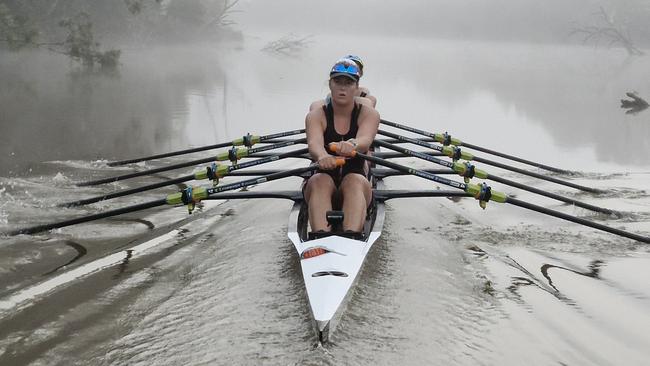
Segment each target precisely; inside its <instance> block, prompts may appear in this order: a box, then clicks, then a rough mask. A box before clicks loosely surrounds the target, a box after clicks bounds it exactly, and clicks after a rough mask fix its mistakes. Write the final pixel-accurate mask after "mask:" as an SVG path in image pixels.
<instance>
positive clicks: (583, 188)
mask: <svg viewBox="0 0 650 366" xmlns="http://www.w3.org/2000/svg"><path fill="white" fill-rule="evenodd" d="M377 133H378V134H380V135H384V136H388V137H392V138H395V139H399V140H402V141H404V142H409V143H411V144H415V145H418V146H423V147H428V148H430V149H434V150H438V151H441V150H442V147H440V146H438V145H433V144H430V143H428V142H424V141H421V140H418V139H414V138H410V137H406V136H401V135H398V134H395V133H392V132H388V131H382V130H379V131H378V132H377ZM376 143H377V142H376ZM377 144H380V145H381V143H377ZM384 146H385V145H384ZM389 148H390V149H393V148H392V147H389ZM393 150H395V149H393ZM472 160H474V161H478V162H482V163H484V164H488V165H492V166H495V167H498V168H501V169H505V170H509V171H512V172H516V173H519V174H523V175H527V176H530V177H534V178H537V179H541V180H546V181H549V182H553V183H556V184H560V185H563V186H567V187H571V188H575V189H578V190H581V191H585V192H591V193H603V191H601V190H599V189H595V188H591V187H586V186H583V185H580V184H575V183H571V182H568V181H565V180H562V179H557V178H554V177H549V176H547V175H544V174H539V173H535V172H531V171H528V170H525V169H520V168H517V167H514V166H511V165H508V164H502V163H499V162H496V161H493V160H489V159H485V158H481V157H478V156H472Z"/></svg>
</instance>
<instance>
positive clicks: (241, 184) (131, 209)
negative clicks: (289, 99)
mask: <svg viewBox="0 0 650 366" xmlns="http://www.w3.org/2000/svg"><path fill="white" fill-rule="evenodd" d="M316 169H318V164H316V163H312V164H310V165H309V166H306V167H302V168H296V169H290V170H285V171H281V172H275V173H273V174H269V175H265V176H263V177H259V178H255V179H247V180H243V181H239V182H234V183H230V184H225V185H223V186H217V187H212V188H208V189H206V190H205V191H206V192H207V195H208V197H207V198H205V199H209V198H212V197H213V196H215V195H216V194H217V193H220V192H225V191H232V190H235V189H240V188H245V187H249V186H252V185H256V184H262V183H265V182H270V181H273V180H278V179H281V178H286V177H290V176H294V175H301V174H303V173H306V172H309V171H314V170H316ZM217 196H218V195H217ZM215 199H218V198H215ZM166 204H173V203H171V202H170V201H169V197H168V198H165V199H161V200H156V201H151V202H145V203H141V204H138V205H133V206H128V207H123V208H119V209H115V210H110V211H106V212H101V213H98V214H94V215H88V216H84V217H79V218H75V219H71V220H65V221H60V222H55V223H51V224H43V225H37V226H32V227H28V228H22V229H17V230H13V231H10V232H7V233H6V235H10V236H13V235H19V234H34V233H38V232H41V231H46V230H51V229H57V228H61V227H66V226H70V225H75V224H81V223H84V222H88V221H94V220H99V219H103V218H107V217H112V216H117V215H121V214H125V213H129V212H135V211H141V210H144V209H148V208H152V207H158V206H163V205H166Z"/></svg>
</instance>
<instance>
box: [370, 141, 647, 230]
mask: <svg viewBox="0 0 650 366" xmlns="http://www.w3.org/2000/svg"><path fill="white" fill-rule="evenodd" d="M357 156H359V157H360V158H362V159H364V160H368V161H371V162H373V163H375V164H379V165H383V166H385V167H388V168H392V169H395V170H399V171H402V172H405V173H410V174H413V175H415V176H417V177H420V178H424V179H427V180H430V181H434V182H436V183H442V184H445V185H448V186H451V187H454V188H458V189H462V190H465V189H466V187H467V185H466V184H463V183H460V182H456V181H453V180H449V179H446V178H442V177H439V176H437V175H434V174H429V173H426V172H423V171H421V170H418V169H413V168H409V167H407V166H404V165H401V164H397V163H394V162H391V161H388V160H384V159H381V158H377V157H374V156H369V155H365V154H361V153H357ZM505 203H509V204H512V205H515V206H519V207H523V208H526V209H529V210H533V211H537V212H540V213H543V214H547V215H550V216H553V217H557V218H560V219H564V220H567V221H571V222H574V223H577V224H582V225H585V226H588V227H591V228H594V229H598V230H602V231H606V232H608V233H612V234H615V235H620V236H623V237H625V238H629V239H633V240H638V241H640V242H643V243H650V237H647V236H643V235H639V234H635V233H631V232H628V231H625V230H620V229H616V228H612V227H609V226H606V225H603V224H599V223H597V222H593V221H590V220H586V219H582V218H579V217H576V216H573V215H569V214H565V213H562V212H559V211H555V210H551V209H548V208H545V207H541V206H537V205H534V204H532V203H528V202H524V201H521V200H518V199H516V198H512V197H509V196H506V201H505Z"/></svg>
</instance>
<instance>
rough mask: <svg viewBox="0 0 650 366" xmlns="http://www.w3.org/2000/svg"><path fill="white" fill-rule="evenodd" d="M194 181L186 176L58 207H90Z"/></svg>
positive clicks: (192, 176)
mask: <svg viewBox="0 0 650 366" xmlns="http://www.w3.org/2000/svg"><path fill="white" fill-rule="evenodd" d="M192 179H194V174H190V175H186V176H183V177H178V178H175V179H170V180H166V181H163V182H157V183H152V184H148V185H146V186H142V187H136V188H131V189H124V190H121V191H117V192H112V193H107V194H105V195H101V196H95V197H91V198H86V199H82V200H78V201H73V202H67V203H62V204H60V205H57V207H75V206H83V205H88V204H91V203H95V202H99V201H105V200H110V199H113V198H118V197H124V196H128V195H131V194H135V193H140V192H146V191H150V190H152V189H156V188H161V187H167V186H170V185H172V184H179V183H183V182H187V181H189V180H192Z"/></svg>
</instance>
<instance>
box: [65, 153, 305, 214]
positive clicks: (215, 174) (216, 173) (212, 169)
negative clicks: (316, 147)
mask: <svg viewBox="0 0 650 366" xmlns="http://www.w3.org/2000/svg"><path fill="white" fill-rule="evenodd" d="M307 151H308V149H307V148H304V149H299V150H295V151H290V152H287V153H284V154H278V155H273V156H269V157H266V158H263V159H257V160H250V161H247V162H244V163H241V164H233V165H217V164H216V163H212V165H211V166H208V167H206V168H205V169H203V170H200V171H198V172H196V173H194V174H189V175H184V176H182V177H178V178H175V179H170V180H165V181H162V182H157V183H153V184H148V185H145V186H142V187H137V188H131V189H124V190H121V191H117V192H112V193H107V194H104V195H101V196H95V197H91V198H86V199H82V200H77V201H72V202H66V203H61V204H58V205H57V207H74V206H82V205H87V204H90V203H95V202H99V201H104V200H108V199H112V198H117V197H124V196H128V195H131V194H135V193H140V192H145V191H149V190H152V189H156V188H160V187H166V186H170V185H173V184H179V183H183V182H187V181H190V180H201V179H210V180H212V181H213V182H215V183H217V182H218V181H219V178H223V177H224V176H226V175H235V171H236V170H239V169H245V168H249V167H252V166H257V165H262V164H266V163H270V162H274V161H277V160H280V159H285V158H291V157H296V156H298V155H301V154H305V153H306V152H307ZM264 173H265V174H256V175H266V174H271V173H270V172H264ZM242 175H248V174H242Z"/></svg>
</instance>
